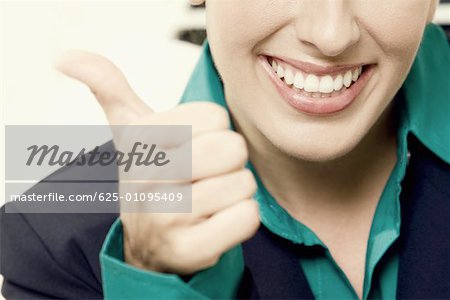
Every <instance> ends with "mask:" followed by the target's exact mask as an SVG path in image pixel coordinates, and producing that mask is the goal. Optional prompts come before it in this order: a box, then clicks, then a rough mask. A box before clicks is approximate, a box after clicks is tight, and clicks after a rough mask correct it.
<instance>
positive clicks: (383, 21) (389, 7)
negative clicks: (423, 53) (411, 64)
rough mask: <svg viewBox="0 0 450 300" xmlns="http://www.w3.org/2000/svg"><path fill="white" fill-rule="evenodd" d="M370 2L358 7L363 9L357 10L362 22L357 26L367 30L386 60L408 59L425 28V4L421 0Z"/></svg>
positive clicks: (426, 11) (381, 0)
mask: <svg viewBox="0 0 450 300" xmlns="http://www.w3.org/2000/svg"><path fill="white" fill-rule="evenodd" d="M374 2H376V5H374ZM374 2H369V3H370V4H362V6H364V7H361V8H360V9H359V13H358V19H359V22H361V23H362V24H361V27H362V28H363V30H367V31H368V34H369V35H370V36H371V37H372V38H373V39H374V40H375V41H376V43H377V44H378V46H379V47H380V48H381V49H380V50H381V52H382V53H383V54H384V55H385V56H386V57H388V58H389V57H390V58H394V59H400V61H409V60H411V59H412V56H414V54H415V53H416V51H417V48H418V46H419V43H420V39H421V37H422V34H423V30H424V28H425V23H426V19H427V16H428V9H429V2H428V1H423V0H396V1H392V0H377V1H374ZM363 3H364V2H363ZM362 46H364V44H362Z"/></svg>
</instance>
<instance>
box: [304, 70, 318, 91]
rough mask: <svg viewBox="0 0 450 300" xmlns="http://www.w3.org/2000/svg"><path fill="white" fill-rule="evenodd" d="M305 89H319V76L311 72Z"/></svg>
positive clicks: (306, 80)
mask: <svg viewBox="0 0 450 300" xmlns="http://www.w3.org/2000/svg"><path fill="white" fill-rule="evenodd" d="M304 89H305V91H306V92H309V93H313V92H318V91H319V77H317V76H316V75H312V74H309V75H308V76H307V77H306V79H305V88H304Z"/></svg>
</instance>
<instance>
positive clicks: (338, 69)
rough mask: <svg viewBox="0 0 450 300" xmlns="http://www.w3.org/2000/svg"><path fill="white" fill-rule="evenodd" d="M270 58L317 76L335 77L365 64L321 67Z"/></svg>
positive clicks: (297, 61) (279, 57)
mask: <svg viewBox="0 0 450 300" xmlns="http://www.w3.org/2000/svg"><path fill="white" fill-rule="evenodd" d="M268 57H269V58H274V59H275V60H278V61H284V62H286V63H287V64H289V65H291V66H293V67H295V68H297V69H299V70H300V71H303V72H305V73H309V74H315V75H335V74H340V73H343V72H346V71H348V70H354V69H355V68H358V67H360V66H363V65H365V64H363V63H358V64H344V65H337V66H321V65H316V64H313V63H309V62H305V61H299V60H295V59H291V58H287V57H283V56H268Z"/></svg>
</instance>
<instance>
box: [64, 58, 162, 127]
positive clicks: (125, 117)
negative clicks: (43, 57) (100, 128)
mask: <svg viewBox="0 0 450 300" xmlns="http://www.w3.org/2000/svg"><path fill="white" fill-rule="evenodd" d="M55 68H56V69H57V70H58V71H60V72H62V73H63V74H65V75H67V76H69V77H71V78H74V79H76V80H78V81H81V82H82V83H84V84H85V85H87V86H88V87H89V88H90V90H91V91H92V93H93V94H94V95H95V97H96V98H97V100H98V102H99V104H100V105H101V107H102V108H103V111H104V112H105V114H106V117H107V119H108V122H109V124H110V125H126V124H129V123H130V122H132V121H133V120H135V119H136V118H139V117H141V116H143V115H145V114H149V113H153V110H152V109H151V108H150V107H149V106H148V105H146V104H145V103H144V102H143V101H142V100H141V99H139V97H138V96H137V94H136V93H135V92H134V91H133V90H132V89H131V87H130V85H129V83H128V81H127V80H126V78H125V76H124V74H123V73H122V72H121V71H120V70H119V68H117V66H115V65H114V64H113V63H112V62H111V61H109V60H108V59H107V58H105V57H103V56H101V55H98V54H94V53H90V52H87V51H82V50H70V51H68V52H66V53H64V54H63V55H62V56H61V57H59V58H58V59H57V60H56V61H55Z"/></svg>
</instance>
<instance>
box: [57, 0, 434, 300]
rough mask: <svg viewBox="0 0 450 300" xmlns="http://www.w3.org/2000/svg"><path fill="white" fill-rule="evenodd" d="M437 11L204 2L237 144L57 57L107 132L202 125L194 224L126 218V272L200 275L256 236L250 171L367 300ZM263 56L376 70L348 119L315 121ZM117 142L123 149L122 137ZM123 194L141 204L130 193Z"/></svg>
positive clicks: (77, 55) (203, 112)
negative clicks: (284, 92) (395, 105)
mask: <svg viewBox="0 0 450 300" xmlns="http://www.w3.org/2000/svg"><path fill="white" fill-rule="evenodd" d="M192 3H193V4H201V3H203V1H201V0H195V1H192ZM436 4H437V1H435V0H433V1H426V0H396V1H392V0H377V1H344V0H314V1H310V0H297V1H293V0H285V1H279V0H276V1H275V0H246V1H242V0H227V1H223V0H208V1H207V5H206V7H207V30H208V39H209V42H210V45H211V51H212V54H213V57H214V61H215V63H216V66H217V68H218V71H219V73H220V75H221V77H222V79H223V81H224V88H225V96H226V99H227V103H228V106H229V109H230V111H231V116H232V121H233V122H234V124H235V125H236V127H237V129H238V133H235V132H231V131H230V130H229V129H228V128H229V120H228V117H227V113H226V111H225V110H224V109H223V108H220V107H218V106H216V105H213V104H211V103H191V104H185V105H180V106H178V107H177V108H175V109H173V110H170V111H167V112H163V113H154V112H153V110H152V109H151V108H149V107H148V106H146V104H144V102H142V101H141V100H140V99H139V97H138V96H137V95H136V94H135V93H134V92H133V91H132V89H131V87H130V86H129V84H128V83H127V81H126V79H125V76H124V75H123V74H122V73H121V72H120V70H118V69H117V67H115V66H114V65H113V64H112V63H111V62H110V61H108V60H107V59H105V58H104V57H101V56H99V55H95V54H91V53H87V52H80V51H73V52H70V53H67V54H66V55H64V56H63V57H61V58H60V60H59V61H58V62H57V68H58V69H59V70H60V71H61V72H63V73H64V74H66V75H68V76H70V77H73V78H75V79H77V80H79V81H81V82H82V83H84V84H86V85H87V86H88V87H89V88H90V89H91V91H92V92H93V93H94V95H95V96H96V98H97V100H98V102H99V104H100V105H101V106H102V108H103V109H104V111H105V114H106V116H107V118H108V121H109V123H110V124H111V125H115V124H148V125H151V124H191V125H192V126H193V140H192V151H193V178H192V180H191V181H189V182H183V183H180V185H186V184H189V185H191V187H192V191H193V197H192V205H193V213H192V214H145V213H127V212H125V211H122V212H121V215H120V217H121V220H122V225H123V229H124V253H125V260H126V261H127V262H128V263H130V264H132V265H134V266H137V267H140V268H144V269H149V270H154V271H159V272H170V273H176V274H191V273H194V272H197V271H199V270H202V269H204V268H206V267H209V266H212V265H214V264H215V263H216V262H217V260H218V259H219V258H220V256H221V255H222V254H223V253H224V252H226V251H227V250H229V249H230V248H232V247H233V246H235V245H237V244H239V243H241V242H243V241H244V240H246V239H248V238H250V237H251V236H253V235H254V233H255V232H256V230H257V228H258V226H259V217H258V207H257V205H256V203H255V201H252V200H251V197H252V195H253V193H254V192H255V190H256V184H255V180H254V178H253V175H252V174H251V173H250V172H248V171H246V170H245V169H244V165H245V162H246V161H247V159H250V160H251V161H252V163H253V164H254V166H255V168H256V170H257V172H258V174H259V175H260V177H261V179H262V181H263V182H264V184H265V186H266V187H267V189H268V190H269V191H270V192H271V193H272V195H274V197H275V198H276V199H277V201H278V202H279V203H280V205H282V206H283V207H284V208H285V209H286V210H287V211H288V212H289V213H290V214H291V215H292V216H293V217H294V218H296V219H297V220H299V221H301V222H302V223H304V224H306V225H307V226H308V227H310V228H311V229H312V230H313V231H314V232H315V233H316V234H317V235H318V236H319V238H321V240H322V241H323V242H324V243H325V244H326V245H327V247H328V248H329V250H330V252H331V254H332V256H333V258H334V259H335V261H336V263H337V264H338V265H339V267H340V268H341V269H342V270H343V271H344V273H345V274H346V276H347V277H348V279H349V281H350V283H351V284H352V286H353V287H354V289H355V292H356V293H357V295H358V296H359V297H360V298H361V297H362V284H363V280H364V265H365V254H366V247H367V245H366V243H367V238H368V235H369V230H370V225H371V221H372V219H373V214H374V211H375V208H376V205H377V203H378V200H379V197H380V194H381V192H382V190H383V188H384V185H385V183H386V180H387V178H388V176H389V174H390V173H391V171H392V168H393V166H394V165H395V162H396V159H397V158H396V146H397V145H396V138H395V123H394V122H395V120H393V118H392V110H391V103H392V102H393V100H394V99H395V95H396V93H397V91H398V90H399V88H400V87H401V84H402V83H403V81H404V79H405V78H406V75H407V73H408V70H409V68H410V67H411V64H412V62H413V59H414V56H415V54H416V52H417V49H418V46H419V43H420V40H421V37H422V34H423V30H424V28H425V25H426V24H427V23H428V22H430V21H431V20H432V17H433V14H434V10H435V6H436ZM243 29H245V30H243ZM268 53H273V54H276V55H282V56H286V57H290V58H295V59H297V60H303V61H307V62H312V63H315V64H319V65H324V66H333V65H340V64H355V63H370V64H375V72H374V75H373V77H372V78H371V79H370V81H369V82H368V84H367V85H366V87H365V88H364V89H363V91H362V93H361V94H360V95H359V96H358V98H357V99H356V101H355V102H354V103H353V104H352V105H351V106H350V107H349V108H348V109H346V110H344V111H342V112H339V113H336V114H334V115H331V116H326V117H324V116H317V115H308V114H304V113H300V112H298V111H296V110H294V109H292V108H291V107H290V106H288V105H287V104H286V103H284V100H283V99H282V98H281V97H280V96H279V95H278V93H277V92H276V90H275V89H274V87H273V85H272V83H271V82H270V81H269V79H268V78H267V75H266V74H265V73H264V71H263V70H262V68H261V66H260V65H259V64H258V63H257V57H258V55H261V54H268ZM199 100H201V99H199ZM113 134H114V139H115V143H116V146H117V147H118V148H120V147H121V143H120V141H122V140H123V137H122V136H120V133H113ZM218 144H220V145H221V146H220V147H217V145H218ZM179 146H182V145H179ZM267 162H270V163H267ZM126 176H128V175H127V174H124V173H123V172H119V178H120V179H121V180H122V179H124V178H125V179H126ZM119 191H122V192H124V191H126V192H133V191H130V190H129V189H128V187H127V186H126V185H123V184H122V183H120V185H119ZM217 191H220V193H218V192H217ZM138 192H142V191H138Z"/></svg>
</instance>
